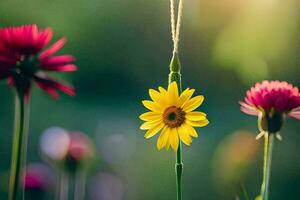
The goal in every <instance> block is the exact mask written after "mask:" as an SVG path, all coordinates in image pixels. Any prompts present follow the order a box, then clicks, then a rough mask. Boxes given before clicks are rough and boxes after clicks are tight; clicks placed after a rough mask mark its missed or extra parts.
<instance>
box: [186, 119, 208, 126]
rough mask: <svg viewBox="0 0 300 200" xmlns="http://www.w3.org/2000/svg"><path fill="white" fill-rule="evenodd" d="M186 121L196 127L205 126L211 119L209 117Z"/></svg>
mask: <svg viewBox="0 0 300 200" xmlns="http://www.w3.org/2000/svg"><path fill="white" fill-rule="evenodd" d="M186 123H187V124H189V125H190V126H194V127H204V126H206V125H207V124H208V123H209V121H208V120H207V119H204V120H200V121H191V120H188V119H187V120H186Z"/></svg>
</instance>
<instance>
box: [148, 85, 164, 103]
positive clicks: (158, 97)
mask: <svg viewBox="0 0 300 200" xmlns="http://www.w3.org/2000/svg"><path fill="white" fill-rule="evenodd" d="M149 95H150V97H151V99H152V100H153V101H154V102H155V103H158V104H159V105H160V106H162V107H164V106H165V105H166V103H167V101H166V98H165V95H164V94H161V93H160V92H158V91H156V90H153V89H150V90H149Z"/></svg>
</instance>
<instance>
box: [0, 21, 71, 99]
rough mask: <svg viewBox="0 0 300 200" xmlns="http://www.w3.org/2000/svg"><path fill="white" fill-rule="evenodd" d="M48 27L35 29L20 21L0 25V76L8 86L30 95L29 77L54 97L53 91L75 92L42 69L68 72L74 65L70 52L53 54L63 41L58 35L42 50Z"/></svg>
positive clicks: (50, 32)
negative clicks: (53, 41)
mask: <svg viewBox="0 0 300 200" xmlns="http://www.w3.org/2000/svg"><path fill="white" fill-rule="evenodd" d="M52 35H53V32H52V29H51V28H46V29H39V28H38V26H37V25H35V24H33V25H24V26H18V27H9V28H2V29H0V79H7V81H8V84H9V85H10V86H16V87H17V89H18V90H21V91H22V92H25V93H26V96H27V98H28V97H29V95H30V88H31V84H32V81H34V82H35V83H36V84H37V85H38V86H39V87H40V88H41V89H42V90H44V91H46V92H47V93H48V94H50V95H51V96H52V97H54V98H58V96H59V95H58V93H57V91H58V90H59V91H61V92H63V93H66V94H68V95H70V96H74V95H75V90H74V88H73V87H71V86H69V85H66V84H62V83H60V82H58V81H56V80H54V79H53V78H51V77H50V76H48V75H47V73H45V72H46V71H57V72H72V71H76V69H77V67H76V66H75V65H74V64H71V63H72V62H73V61H75V58H74V57H73V56H71V55H60V56H54V54H55V53H56V52H58V51H59V50H60V49H61V48H62V47H63V46H64V44H65V42H66V39H65V38H62V39H60V40H58V41H57V42H55V43H54V44H53V45H52V46H51V47H49V48H48V49H46V50H44V48H45V47H46V46H47V45H48V44H49V42H50V40H51V38H52Z"/></svg>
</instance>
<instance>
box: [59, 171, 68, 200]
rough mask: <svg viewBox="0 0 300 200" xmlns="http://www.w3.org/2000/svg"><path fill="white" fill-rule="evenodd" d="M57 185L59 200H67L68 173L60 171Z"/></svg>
mask: <svg viewBox="0 0 300 200" xmlns="http://www.w3.org/2000/svg"><path fill="white" fill-rule="evenodd" d="M59 185H60V187H59V189H60V190H59V200H68V199H69V174H68V172H66V171H64V170H61V174H60V184H59Z"/></svg>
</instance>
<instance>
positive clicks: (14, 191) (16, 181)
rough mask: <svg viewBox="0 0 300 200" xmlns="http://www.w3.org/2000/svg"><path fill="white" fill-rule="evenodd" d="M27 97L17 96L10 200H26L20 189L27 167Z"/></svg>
mask: <svg viewBox="0 0 300 200" xmlns="http://www.w3.org/2000/svg"><path fill="white" fill-rule="evenodd" d="M25 101H26V100H25V96H24V95H22V94H20V93H19V94H17V95H16V100H15V125H14V126H15V127H14V135H13V146H12V159H11V171H10V180H9V194H8V199H9V200H16V199H19V198H20V199H24V198H25V197H24V196H25V192H24V189H22V188H21V187H20V183H21V181H22V179H23V177H22V172H23V170H24V169H25V166H26V153H27V139H28V123H29V104H28V103H27V102H25Z"/></svg>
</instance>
